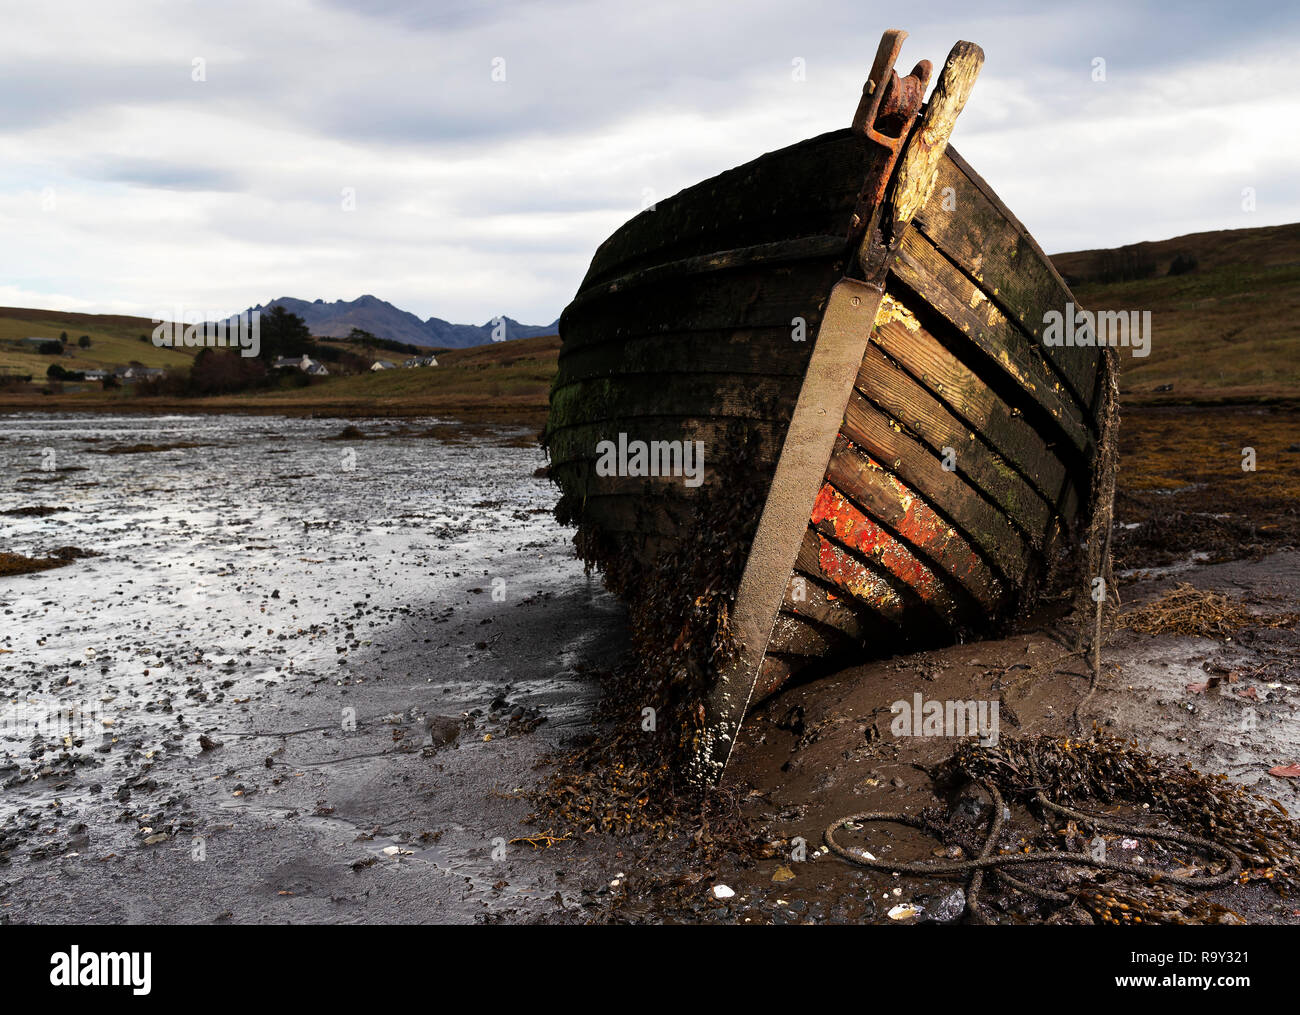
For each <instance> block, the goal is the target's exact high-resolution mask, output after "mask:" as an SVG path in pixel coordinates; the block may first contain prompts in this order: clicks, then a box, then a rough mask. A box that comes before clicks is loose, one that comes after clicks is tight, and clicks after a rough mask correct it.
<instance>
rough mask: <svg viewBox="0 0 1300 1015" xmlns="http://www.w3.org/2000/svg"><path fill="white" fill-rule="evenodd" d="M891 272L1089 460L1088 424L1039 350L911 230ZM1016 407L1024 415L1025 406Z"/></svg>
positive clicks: (938, 253)
mask: <svg viewBox="0 0 1300 1015" xmlns="http://www.w3.org/2000/svg"><path fill="white" fill-rule="evenodd" d="M893 271H894V273H895V274H896V275H897V277H898V278H899V279H900V280H901V281H902V282H903V283H904V284H905V285H907V287H908V288H910V289H912V290H913V291H914V292H916V293H917V294H918V295H919V296H920V297H921V299H922V300H924V301H925V302H926V303H927V304H928V305H929V306H930V307H931V308H933V309H934V310H935V311H936V312H938V313H939V314H941V315H942V316H943V317H944V319H946V320H947V321H948V322H949V323H950V324H952V325H953V326H954V327H956V328H957V330H958V331H960V332H961V333H962V334H963V335H964V336H965V337H966V338H967V339H969V342H968V343H967V344H968V346H969V348H970V349H971V350H972V351H974V352H979V353H982V354H983V357H984V361H985V363H986V364H988V365H990V366H993V367H995V368H996V369H998V370H1000V371H1001V372H1002V373H1003V374H1004V375H1006V376H1007V377H1008V378H1010V379H1011V380H1012V381H1014V382H1015V384H1016V385H1018V387H1019V388H1020V390H1022V391H1023V392H1024V393H1025V395H1026V396H1027V397H1026V399H1025V401H1026V403H1029V404H1031V405H1032V406H1033V407H1036V408H1038V409H1039V410H1040V411H1041V412H1042V414H1043V415H1044V416H1045V418H1047V419H1049V420H1051V421H1052V422H1054V423H1055V425H1056V427H1057V428H1058V429H1059V430H1060V431H1061V433H1063V434H1064V435H1065V436H1066V437H1067V438H1068V439H1069V440H1070V441H1071V443H1073V444H1074V445H1075V447H1076V448H1078V449H1079V451H1080V452H1082V453H1084V454H1085V455H1086V456H1088V457H1091V455H1092V452H1093V447H1094V444H1093V437H1092V433H1091V432H1090V429H1089V426H1090V424H1091V423H1092V420H1091V419H1087V421H1086V422H1085V419H1086V417H1085V416H1084V414H1083V412H1082V411H1081V410H1080V408H1079V405H1078V404H1077V403H1076V402H1075V400H1074V397H1073V395H1071V394H1070V392H1069V390H1068V389H1066V388H1065V386H1064V384H1063V383H1062V382H1061V381H1060V380H1059V379H1057V377H1056V375H1055V373H1054V372H1053V371H1052V370H1051V368H1050V367H1048V365H1047V363H1046V362H1045V360H1044V359H1043V353H1042V350H1041V349H1040V348H1038V347H1037V346H1033V345H1030V342H1029V339H1028V338H1027V337H1026V335H1025V334H1024V332H1022V331H1021V330H1020V328H1019V326H1018V325H1017V324H1016V323H1015V322H1013V321H1011V320H1010V319H1008V318H1007V317H1006V316H1005V315H1004V314H1003V313H1002V311H1001V310H999V309H998V308H997V307H995V306H994V305H993V304H991V303H990V302H989V301H988V299H987V298H985V296H984V293H983V290H981V289H979V288H978V287H977V286H976V285H975V284H974V283H973V282H971V281H970V280H969V279H968V278H966V276H965V275H963V274H962V273H961V271H960V270H958V269H957V267H956V266H954V265H953V264H952V262H950V261H949V260H948V259H947V258H945V257H944V256H943V254H942V253H941V252H940V251H939V250H938V248H936V247H935V246H934V245H933V244H932V243H931V242H930V241H929V240H927V239H926V238H925V237H924V236H922V235H920V234H919V233H917V232H916V231H911V232H909V233H908V234H907V236H906V237H904V239H903V243H902V246H901V248H900V249H899V252H898V256H897V258H896V259H895V261H894V264H893ZM967 365H968V366H972V364H970V363H968V364H967ZM977 372H978V371H977ZM1019 407H1020V408H1021V409H1022V411H1024V408H1025V406H1023V405H1022V406H1019Z"/></svg>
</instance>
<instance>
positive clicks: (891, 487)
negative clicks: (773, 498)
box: [826, 437, 1008, 613]
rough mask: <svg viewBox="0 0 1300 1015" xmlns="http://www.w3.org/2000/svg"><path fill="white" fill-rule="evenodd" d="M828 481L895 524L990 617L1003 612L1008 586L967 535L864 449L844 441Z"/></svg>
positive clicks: (874, 514) (895, 528)
mask: <svg viewBox="0 0 1300 1015" xmlns="http://www.w3.org/2000/svg"><path fill="white" fill-rule="evenodd" d="M826 478H827V481H828V482H831V483H833V484H834V485H835V487H836V488H837V489H839V490H840V491H843V492H846V493H848V495H849V497H850V499H851V500H853V501H854V502H855V503H857V504H858V505H859V506H860V507H862V508H863V510H864V511H866V512H868V513H869V514H870V515H871V517H872V518H873V519H874V520H875V521H876V522H878V523H880V524H884V525H887V526H889V528H890V530H891V531H893V532H896V533H897V534H898V536H899V537H900V538H901V539H903V540H904V541H905V542H906V543H907V545H909V546H910V547H912V549H913V550H915V551H917V552H918V553H919V554H920V555H921V556H922V557H923V558H924V559H926V560H929V561H931V562H933V564H934V565H935V566H936V567H938V568H940V569H941V570H942V571H943V572H944V574H946V575H947V576H948V577H949V578H950V579H951V580H953V581H954V582H956V583H957V584H959V585H960V586H961V588H963V589H964V590H965V591H966V593H967V594H968V595H969V596H970V597H971V598H972V599H973V600H974V601H975V602H977V603H979V604H980V605H981V606H983V607H984V608H985V609H986V610H987V611H988V612H989V613H997V612H998V611H999V610H1000V609H1002V608H1003V607H1004V606H1005V605H1006V602H1007V599H1008V596H1007V591H1006V587H1005V586H1004V585H1003V584H1002V582H1001V581H1000V580H999V579H998V577H997V576H996V575H995V574H994V573H993V571H991V570H990V568H989V566H988V564H987V563H985V561H984V560H983V558H982V557H981V556H980V555H979V553H978V552H977V551H976V550H975V549H974V548H973V547H972V546H971V544H970V542H969V541H968V540H967V539H966V537H965V536H963V535H962V534H961V533H960V532H958V531H957V530H956V529H955V528H953V526H952V525H951V524H950V523H949V522H948V521H947V520H946V519H944V518H941V517H940V516H939V515H937V514H935V512H934V509H933V508H931V507H930V506H929V505H928V504H926V503H925V501H924V499H922V498H921V497H920V496H919V495H918V494H917V493H916V492H915V491H914V490H912V489H911V488H910V487H908V486H907V485H905V484H904V483H903V481H902V480H900V479H899V478H898V477H897V476H895V475H894V474H893V473H891V472H890V471H888V470H887V469H885V468H884V466H882V465H881V464H880V463H879V462H877V461H875V460H874V459H873V458H871V457H870V456H869V455H868V454H867V453H866V452H865V451H864V450H863V449H861V448H858V447H856V446H854V445H853V444H852V443H850V442H849V441H848V440H846V439H844V438H842V437H841V439H840V440H839V441H837V442H836V445H835V452H834V454H832V455H831V462H830V466H829V467H828V468H827V470H826Z"/></svg>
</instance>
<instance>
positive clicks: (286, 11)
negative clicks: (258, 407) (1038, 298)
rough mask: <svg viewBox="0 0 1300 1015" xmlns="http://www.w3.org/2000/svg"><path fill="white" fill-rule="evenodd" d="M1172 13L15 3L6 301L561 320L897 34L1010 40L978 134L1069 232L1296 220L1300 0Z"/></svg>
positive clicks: (1010, 197)
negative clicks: (635, 219)
mask: <svg viewBox="0 0 1300 1015" xmlns="http://www.w3.org/2000/svg"><path fill="white" fill-rule="evenodd" d="M1161 6H1163V5H1151V6H1144V5H1142V4H1140V3H1134V2H1132V0H1119V2H1115V3H1108V2H1094V0H1088V2H1068V3H1061V4H1051V3H1047V2H1043V0H1038V2H1033V3H999V2H997V0H981V2H980V3H978V4H972V3H969V2H961V3H958V2H953V0H939V2H936V3H927V4H917V3H904V4H888V5H886V4H879V3H869V2H862V0H842V2H840V0H834V2H832V0H757V2H749V3H726V2H715V0H689V2H684V0H683V2H678V0H672V2H654V0H648V2H645V3H629V2H621V3H616V2H613V0H603V2H599V3H595V2H580V0H534V2H529V3H467V2H461V0H430V2H415V0H251V2H248V0H221V2H197V0H188V2H183V0H168V2H156V3H151V2H143V0H83V2H80V3H62V2H58V0H45V2H41V3H32V2H28V0H23V2H16V0H0V10H2V11H3V22H2V24H3V33H2V34H0V234H2V235H3V243H0V305H8V306H26V307H47V308H55V309H68V310H86V311H92V312H117V313H135V314H143V315H145V316H153V315H154V314H156V313H157V312H158V311H159V310H160V309H162V308H168V307H173V306H183V307H185V308H186V309H198V310H210V311H219V312H223V313H225V312H233V311H235V310H238V309H242V308H243V307H246V306H249V305H250V304H255V303H263V302H266V301H267V300H270V299H273V298H275V297H277V296H297V297H300V298H304V299H315V298H318V297H319V298H324V299H326V300H334V299H352V298H355V297H356V296H359V295H361V294H363V293H373V294H374V295H377V296H379V297H381V298H383V299H387V300H390V301H391V302H393V303H396V304H397V305H398V306H400V307H402V308H403V309H406V310H410V311H412V312H414V313H416V314H418V315H420V316H421V317H428V316H438V317H442V318H446V319H449V320H452V321H456V322H468V323H482V322H484V321H486V320H488V319H489V318H491V317H493V316H495V315H497V314H507V315H509V316H511V317H514V318H516V319H518V320H522V321H524V322H526V323H539V324H540V323H547V322H549V321H551V320H553V319H554V318H555V317H556V316H557V315H558V313H559V311H560V310H561V309H562V308H563V306H564V305H565V304H566V303H567V302H568V300H569V299H570V298H571V297H572V295H573V292H574V290H575V289H576V287H577V285H578V282H579V281H580V280H581V277H582V275H583V273H584V271H585V270H586V267H587V263H588V261H589V260H590V257H591V254H592V253H593V251H594V250H595V248H596V246H597V244H598V243H599V242H600V241H601V240H602V239H603V238H604V237H605V236H606V235H608V234H609V233H610V232H611V231H612V230H613V229H614V228H615V227H617V226H618V225H619V224H620V223H621V222H623V221H624V220H626V219H627V218H629V217H630V216H631V215H633V214H635V213H637V212H638V211H639V210H640V209H641V207H642V206H643V203H645V202H646V201H647V199H654V198H662V197H665V196H668V195H670V194H672V193H674V192H675V191H677V190H679V189H681V188H682V187H684V186H688V185H690V184H692V183H695V182H697V181H698V180H700V179H703V178H705V177H707V176H710V175H713V174H714V173H717V172H720V171H722V170H724V169H728V168H730V167H732V166H734V165H737V164H739V163H741V162H745V161H748V160H749V159H751V158H753V157H754V156H756V155H758V154H760V153H762V152H764V151H770V150H772V149H774V148H780V147H782V146H784V145H787V144H790V143H793V142H795V141H798V140H800V139H802V138H805V137H809V136H812V135H815V134H819V133H822V132H824V131H827V130H833V129H836V128H838V127H841V126H844V125H846V124H847V123H848V122H849V120H850V118H851V116H852V114H853V110H854V108H855V106H856V104H857V99H858V95H859V94H860V91H861V87H862V82H863V79H864V78H865V76H866V72H867V70H868V68H869V66H870V62H871V58H872V56H873V55H874V52H875V48H876V43H877V40H878V39H879V36H880V33H881V31H883V30H884V29H886V28H890V27H898V28H904V29H906V30H908V31H909V32H910V33H911V35H910V38H909V39H908V41H907V43H906V44H905V45H904V48H903V55H902V58H901V60H900V65H901V69H902V70H904V71H905V70H906V69H908V68H910V67H911V66H912V64H913V63H915V62H916V61H917V60H919V59H923V58H928V59H930V60H932V61H934V63H935V64H936V67H937V66H938V65H939V64H940V63H941V62H942V60H943V57H944V56H945V55H946V54H947V52H948V50H949V48H950V47H951V45H952V43H953V42H955V41H956V40H957V39H962V38H964V39H970V40H971V41H974V42H977V43H979V44H980V45H981V46H983V48H984V51H985V53H986V55H987V60H986V63H985V67H984V72H983V74H982V76H981V77H980V80H979V82H978V84H977V85H976V88H975V91H974V94H973V96H972V99H971V102H970V104H969V105H968V106H967V108H966V112H965V113H964V114H963V116H962V118H961V120H960V121H959V123H958V127H957V131H956V133H955V135H954V139H953V140H954V144H955V145H956V146H957V147H958V149H959V150H961V152H962V153H963V154H964V155H965V156H966V157H967V158H968V159H969V160H970V161H971V162H972V164H973V165H974V166H975V168H976V169H977V170H979V172H980V173H981V174H982V175H983V176H984V177H985V179H987V180H988V181H989V182H990V184H992V185H993V187H994V188H995V189H996V190H997V191H998V192H999V194H1000V195H1001V196H1002V198H1003V199H1004V200H1005V201H1006V202H1007V204H1008V205H1009V206H1010V207H1011V208H1012V209H1013V210H1014V211H1015V212H1016V214H1017V215H1018V216H1019V217H1020V218H1021V219H1022V220H1023V221H1024V222H1025V224H1026V225H1027V226H1028V227H1029V228H1030V230H1031V231H1032V232H1033V233H1034V234H1035V236H1036V237H1037V238H1038V239H1039V241H1040V242H1041V243H1042V245H1043V246H1044V247H1045V248H1046V249H1047V250H1048V251H1049V252H1056V251H1062V250H1073V249H1078V248H1082V247H1096V246H1113V245H1117V244H1120V243H1127V242H1133V241H1137V240H1143V239H1162V238H1165V237H1169V236H1175V235H1178V234H1180V233H1187V232H1194V231H1200V230H1206V229H1231V228H1238V227H1241V226H1252V225H1269V224H1276V223H1283V222H1294V221H1297V220H1300V173H1297V166H1300V132H1297V129H1296V128H1297V124H1300V61H1297V52H1298V51H1300V6H1297V5H1285V4H1277V3H1273V2H1270V3H1254V2H1251V0H1238V2H1235V3H1232V4H1209V3H1198V2H1184V3H1179V4H1176V5H1175V4H1171V5H1169V6H1170V7H1171V8H1173V9H1172V10H1170V11H1165V10H1162V9H1161ZM1288 7H1289V9H1284V8H1288ZM973 12H974V13H973ZM1098 57H1100V58H1102V59H1103V60H1104V61H1105V64H1104V69H1105V80H1104V81H1098V80H1094V76H1095V75H1094V61H1095V60H1096V58H1098ZM796 61H802V67H803V68H804V74H803V79H802V80H799V79H798V78H799V75H798V74H796V73H795V69H796ZM494 71H495V73H494ZM502 76H504V80H496V79H497V78H501V77H502ZM1245 188H1253V190H1254V192H1255V195H1256V199H1255V200H1256V203H1255V211H1253V212H1247V211H1244V210H1243V207H1242V204H1243V202H1242V192H1243V190H1244V189H1245Z"/></svg>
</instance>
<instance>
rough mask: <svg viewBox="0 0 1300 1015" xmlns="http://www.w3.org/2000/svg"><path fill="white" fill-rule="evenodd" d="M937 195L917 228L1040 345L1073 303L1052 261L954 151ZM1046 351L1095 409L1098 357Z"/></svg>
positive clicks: (1076, 350) (1088, 352)
mask: <svg viewBox="0 0 1300 1015" xmlns="http://www.w3.org/2000/svg"><path fill="white" fill-rule="evenodd" d="M975 181H978V182H975ZM945 190H948V194H947V195H946V196H945V194H944V191H945ZM935 193H936V194H937V195H938V197H933V196H932V197H931V199H930V201H929V203H928V204H927V205H926V206H925V207H924V208H923V209H922V210H921V211H920V212H919V213H918V215H917V217H916V225H917V227H918V228H919V229H920V230H921V232H923V233H924V234H925V235H926V236H927V237H928V238H929V239H930V240H931V241H932V242H933V243H934V244H935V246H937V247H938V248H939V249H941V250H942V251H943V252H944V253H945V254H947V255H948V257H950V258H951V259H952V260H954V261H956V262H957V264H958V265H960V266H961V268H962V269H963V270H964V271H965V272H966V273H967V274H969V275H970V276H971V277H972V278H974V279H975V280H976V281H977V282H978V283H979V284H980V287H981V288H982V289H983V290H984V293H985V295H986V296H988V298H989V299H990V300H991V301H992V302H993V303H995V304H996V305H997V306H998V307H999V309H1001V311H1002V312H1003V313H1004V314H1005V315H1006V316H1007V317H1008V318H1012V319H1014V320H1015V321H1016V322H1017V323H1018V324H1019V325H1020V327H1021V328H1023V329H1024V330H1025V331H1026V332H1027V333H1028V334H1029V335H1030V337H1031V338H1033V339H1035V340H1036V341H1037V342H1038V343H1040V344H1041V342H1042V336H1043V315H1044V314H1045V313H1047V312H1048V311H1050V310H1055V311H1057V312H1058V313H1059V312H1064V310H1065V304H1066V303H1067V302H1073V301H1074V297H1073V295H1072V294H1071V293H1070V290H1069V288H1068V287H1067V286H1066V284H1065V281H1064V280H1063V279H1062V278H1061V276H1060V274H1058V272H1057V271H1056V268H1055V267H1054V266H1053V265H1052V262H1051V259H1050V258H1048V257H1047V255H1046V254H1044V253H1043V251H1042V248H1040V247H1039V246H1038V244H1037V243H1035V242H1034V240H1033V238H1032V237H1031V236H1030V235H1029V233H1028V232H1027V231H1026V230H1025V227H1024V226H1023V225H1021V223H1020V222H1019V220H1017V219H1016V217H1015V216H1014V215H1012V214H1011V212H1010V210H1008V209H1007V207H1006V205H1004V204H1003V203H1002V202H1001V201H1000V200H999V199H998V198H997V196H996V195H995V194H994V193H993V192H992V190H990V189H988V185H987V184H984V182H983V180H980V179H979V177H978V176H977V175H976V174H975V173H974V171H973V170H971V169H970V167H969V166H967V165H966V164H965V162H964V161H963V160H962V159H961V158H960V157H959V156H957V155H956V153H955V152H950V153H949V157H948V158H946V159H945V160H944V162H943V164H942V165H941V166H940V167H939V173H938V178H937V180H936V188H935ZM949 209H951V210H949ZM1042 348H1043V351H1044V354H1045V355H1046V357H1047V359H1048V360H1049V361H1051V362H1052V363H1053V365H1054V366H1055V368H1056V370H1057V372H1058V373H1059V375H1060V376H1061V377H1062V378H1063V379H1064V380H1065V382H1066V384H1067V385H1068V387H1069V388H1070V390H1071V392H1072V394H1073V395H1074V396H1075V398H1076V399H1077V400H1078V401H1079V403H1080V404H1081V405H1082V406H1085V407H1089V408H1090V407H1091V406H1092V400H1093V393H1094V390H1095V388H1096V383H1097V363H1098V357H1099V353H1098V350H1097V349H1096V348H1095V347H1086V346H1084V347H1056V346H1045V345H1044V346H1042Z"/></svg>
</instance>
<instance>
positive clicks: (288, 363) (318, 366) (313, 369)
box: [271, 353, 329, 377]
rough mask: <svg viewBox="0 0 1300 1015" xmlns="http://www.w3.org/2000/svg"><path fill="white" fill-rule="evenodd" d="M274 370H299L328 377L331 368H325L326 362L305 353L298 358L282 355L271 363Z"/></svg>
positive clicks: (315, 375)
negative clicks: (317, 360) (319, 361)
mask: <svg viewBox="0 0 1300 1015" xmlns="http://www.w3.org/2000/svg"><path fill="white" fill-rule="evenodd" d="M271 369H272V370H298V371H301V372H302V373H304V374H311V376H313V377H328V376H329V370H327V369H326V368H325V364H324V363H318V362H316V360H314V359H312V358H311V357H310V356H308V355H307V354H306V353H303V354H302V355H301V356H299V357H298V358H297V359H295V358H294V357H292V356H281V357H279V358H278V359H277V360H276V361H275V362H274V363H272V364H271Z"/></svg>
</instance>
